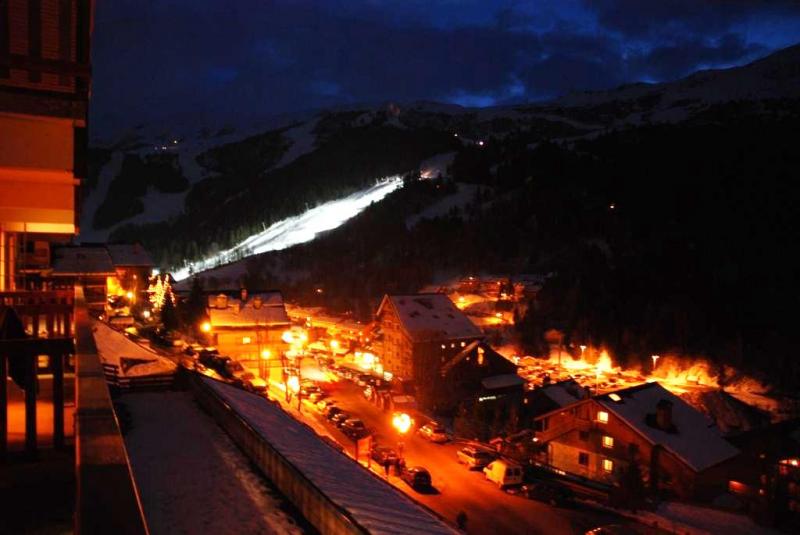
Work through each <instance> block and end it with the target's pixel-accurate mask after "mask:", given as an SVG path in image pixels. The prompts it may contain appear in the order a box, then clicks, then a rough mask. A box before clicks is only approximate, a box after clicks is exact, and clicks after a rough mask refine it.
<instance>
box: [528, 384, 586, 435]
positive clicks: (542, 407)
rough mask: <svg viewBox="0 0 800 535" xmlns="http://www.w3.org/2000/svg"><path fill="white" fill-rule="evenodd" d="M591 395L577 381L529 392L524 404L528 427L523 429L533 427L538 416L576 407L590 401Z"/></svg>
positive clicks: (547, 386)
mask: <svg viewBox="0 0 800 535" xmlns="http://www.w3.org/2000/svg"><path fill="white" fill-rule="evenodd" d="M589 395H590V392H589V389H588V388H586V387H584V386H581V385H580V384H579V383H578V382H577V381H576V380H575V379H567V380H565V381H559V382H557V383H550V384H547V385H544V386H540V387H538V388H534V389H533V390H528V391H526V392H525V398H524V402H523V403H524V405H525V407H524V409H525V412H524V417H525V420H526V425H524V426H523V427H532V426H533V421H534V419H535V418H536V417H537V416H541V415H543V414H548V413H551V412H553V411H557V410H559V409H563V408H564V407H568V406H570V405H574V404H575V403H578V402H580V401H583V400H586V399H588V398H589ZM528 424H529V425H528Z"/></svg>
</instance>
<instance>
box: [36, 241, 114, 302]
mask: <svg viewBox="0 0 800 535" xmlns="http://www.w3.org/2000/svg"><path fill="white" fill-rule="evenodd" d="M116 275H117V272H116V270H115V269H114V263H113V262H112V261H111V255H109V254H108V250H107V249H106V248H105V246H102V245H94V246H86V245H84V246H81V247H72V246H62V247H55V248H54V249H53V267H52V270H51V271H49V273H48V274H47V277H46V280H48V281H50V282H51V284H52V286H53V288H55V289H58V290H72V289H73V288H74V287H75V285H76V284H77V283H81V284H82V285H83V291H84V296H85V297H86V305H87V306H88V308H89V310H91V311H92V312H94V313H95V314H97V315H99V314H102V313H103V311H104V310H105V307H106V302H107V298H108V295H109V294H108V287H109V286H110V285H111V286H114V285H115V283H111V282H109V281H110V280H112V279H115V278H116Z"/></svg>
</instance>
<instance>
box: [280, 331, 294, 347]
mask: <svg viewBox="0 0 800 535" xmlns="http://www.w3.org/2000/svg"><path fill="white" fill-rule="evenodd" d="M281 340H283V341H284V342H286V343H287V344H291V343H292V342H294V336H293V335H292V331H283V334H281Z"/></svg>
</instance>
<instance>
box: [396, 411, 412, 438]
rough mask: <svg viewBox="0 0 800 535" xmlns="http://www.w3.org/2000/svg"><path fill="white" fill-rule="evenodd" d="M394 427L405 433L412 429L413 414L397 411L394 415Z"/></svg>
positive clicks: (402, 433)
mask: <svg viewBox="0 0 800 535" xmlns="http://www.w3.org/2000/svg"><path fill="white" fill-rule="evenodd" d="M392 427H394V428H395V429H397V432H398V433H400V434H401V435H404V434H406V433H407V432H408V430H409V429H411V416H409V415H408V414H406V413H404V412H398V413H395V414H394V416H392Z"/></svg>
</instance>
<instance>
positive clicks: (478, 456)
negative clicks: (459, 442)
mask: <svg viewBox="0 0 800 535" xmlns="http://www.w3.org/2000/svg"><path fill="white" fill-rule="evenodd" d="M456 457H457V458H458V462H460V463H462V464H465V465H467V468H469V469H470V470H477V469H479V468H483V467H484V466H486V465H487V464H489V463H490V462H492V461H494V460H495V459H496V458H497V454H495V453H493V452H491V451H487V450H482V449H478V448H476V447H474V446H467V447H465V448H462V449H460V450H458V452H456Z"/></svg>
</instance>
